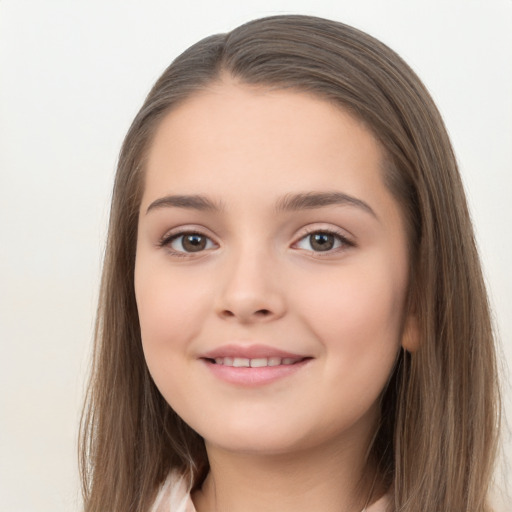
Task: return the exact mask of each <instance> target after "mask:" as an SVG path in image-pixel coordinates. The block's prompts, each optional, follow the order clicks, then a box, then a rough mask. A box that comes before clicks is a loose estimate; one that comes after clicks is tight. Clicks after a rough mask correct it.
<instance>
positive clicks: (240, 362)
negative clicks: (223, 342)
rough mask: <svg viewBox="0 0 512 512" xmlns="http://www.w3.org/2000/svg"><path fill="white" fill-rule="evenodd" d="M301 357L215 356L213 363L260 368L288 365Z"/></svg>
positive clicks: (296, 361) (300, 359)
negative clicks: (251, 357)
mask: <svg viewBox="0 0 512 512" xmlns="http://www.w3.org/2000/svg"><path fill="white" fill-rule="evenodd" d="M302 359H304V358H303V357H298V358H295V357H257V358H254V359H249V358H247V357H216V358H215V359H214V361H215V364H222V365H224V366H232V367H234V368H262V367H264V366H279V365H282V364H283V365H290V364H295V363H298V362H299V361H302Z"/></svg>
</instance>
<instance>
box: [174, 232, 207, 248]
mask: <svg viewBox="0 0 512 512" xmlns="http://www.w3.org/2000/svg"><path fill="white" fill-rule="evenodd" d="M169 246H170V247H171V249H172V250H173V251H175V252H184V253H191V252H201V251H204V250H205V249H211V248H212V247H214V243H213V242H212V241H211V240H210V239H209V238H208V237H207V236H204V235H201V234H200V233H182V234H180V235H176V236H173V237H172V239H171V240H170V243H169Z"/></svg>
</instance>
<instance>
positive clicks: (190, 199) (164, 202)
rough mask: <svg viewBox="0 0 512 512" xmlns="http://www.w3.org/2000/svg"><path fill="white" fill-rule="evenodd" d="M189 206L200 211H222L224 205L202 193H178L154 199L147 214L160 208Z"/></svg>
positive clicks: (188, 207)
mask: <svg viewBox="0 0 512 512" xmlns="http://www.w3.org/2000/svg"><path fill="white" fill-rule="evenodd" d="M170 207H171V208H172V207H174V208H187V209H190V210H199V211H220V210H222V209H223V208H222V205H221V204H220V203H215V202H214V201H212V200H211V199H209V198H208V197H206V196H202V195H176V196H165V197H161V198H160V199H157V200H156V201H153V202H152V203H151V204H150V205H149V206H148V209H147V210H146V214H147V213H149V212H150V211H151V210H156V209H158V208H170Z"/></svg>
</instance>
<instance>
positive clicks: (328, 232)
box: [293, 228, 356, 258]
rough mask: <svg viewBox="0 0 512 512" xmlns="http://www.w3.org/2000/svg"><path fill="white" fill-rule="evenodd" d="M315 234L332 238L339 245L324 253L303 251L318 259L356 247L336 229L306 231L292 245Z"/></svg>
mask: <svg viewBox="0 0 512 512" xmlns="http://www.w3.org/2000/svg"><path fill="white" fill-rule="evenodd" d="M317 234H322V235H329V236H333V237H334V238H335V239H336V240H337V241H338V242H339V243H340V245H339V246H338V247H336V248H333V249H328V250H326V251H313V250H309V249H305V250H306V251H308V252H312V253H313V254H314V255H315V257H320V258H322V257H327V256H330V255H332V254H336V253H338V252H341V251H345V250H347V249H348V248H350V247H355V245H356V244H355V243H354V242H353V241H352V240H349V239H348V238H347V237H346V235H345V234H344V233H342V232H341V231H338V230H336V229H321V228H320V229H307V230H306V232H305V234H304V235H302V236H301V237H300V238H299V239H298V240H297V241H296V242H294V243H293V245H294V246H296V245H297V244H298V243H299V242H301V241H302V240H304V239H306V238H308V237H310V236H311V235H317Z"/></svg>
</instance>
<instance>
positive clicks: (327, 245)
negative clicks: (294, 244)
mask: <svg viewBox="0 0 512 512" xmlns="http://www.w3.org/2000/svg"><path fill="white" fill-rule="evenodd" d="M310 243H311V247H313V249H315V250H316V251H328V250H330V249H332V248H333V247H334V236H333V235H329V234H328V233H315V234H314V235H311V237H310Z"/></svg>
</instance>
